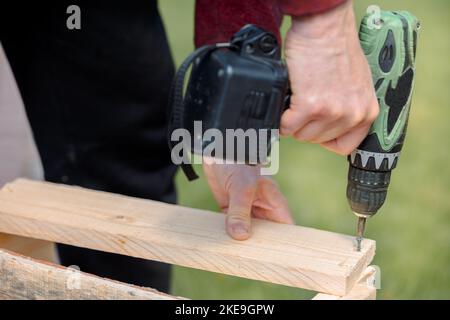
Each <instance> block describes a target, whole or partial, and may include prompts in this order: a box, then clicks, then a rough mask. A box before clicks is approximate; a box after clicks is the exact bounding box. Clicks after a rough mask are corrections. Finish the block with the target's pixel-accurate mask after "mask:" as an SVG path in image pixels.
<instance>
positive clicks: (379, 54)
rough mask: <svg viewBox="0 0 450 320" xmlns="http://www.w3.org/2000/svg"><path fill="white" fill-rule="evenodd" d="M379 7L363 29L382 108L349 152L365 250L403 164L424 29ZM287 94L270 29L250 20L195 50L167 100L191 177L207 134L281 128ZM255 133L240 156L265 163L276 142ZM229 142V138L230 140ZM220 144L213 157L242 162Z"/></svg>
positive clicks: (353, 202)
mask: <svg viewBox="0 0 450 320" xmlns="http://www.w3.org/2000/svg"><path fill="white" fill-rule="evenodd" d="M378 13H379V14H376V13H372V14H367V15H366V16H365V17H364V19H363V21H362V23H361V28H360V33H359V36H360V42H361V46H362V48H363V50H364V52H365V55H366V57H367V60H368V62H369V65H370V67H371V70H372V78H373V83H374V86H375V90H376V95H377V98H378V102H379V105H380V113H379V116H378V118H377V119H376V121H375V122H374V124H373V125H372V127H371V129H370V132H369V134H368V136H367V137H366V138H365V140H364V141H363V142H362V143H361V145H360V146H359V147H358V148H357V149H356V150H355V151H354V152H353V153H352V154H351V156H349V157H348V160H349V163H350V167H349V173H348V187H347V198H348V201H349V203H350V206H351V208H352V210H353V212H354V213H355V214H356V215H357V216H358V217H359V219H358V238H357V240H358V241H357V244H358V249H359V250H360V246H361V240H362V237H363V232H364V227H365V222H366V219H367V218H368V217H371V216H373V215H374V214H375V213H376V212H377V211H378V209H380V207H381V206H382V205H383V203H384V200H385V199H386V192H387V189H388V186H389V181H390V177H391V171H392V169H394V168H395V166H396V165H397V161H398V158H399V155H400V151H401V148H402V145H403V141H404V139H405V133H406V127H407V123H408V115H409V109H410V106H411V94H412V88H413V82H414V74H415V56H416V46H417V33H418V29H419V21H418V20H417V19H416V18H415V17H414V16H413V15H411V14H409V13H408V12H405V11H398V12H391V11H381V10H380V11H379V12H378ZM191 66H192V71H191V73H190V76H189V81H188V83H187V86H185V84H184V80H185V77H186V76H187V74H188V70H189V68H190V67H191ZM184 88H186V90H184ZM184 91H185V93H184ZM289 99H290V90H289V77H288V71H287V67H286V65H285V64H284V63H283V62H282V61H281V48H280V45H279V43H278V41H277V38H276V37H275V36H274V35H273V34H272V33H270V32H267V31H265V30H263V29H261V28H259V27H257V26H255V25H246V26H244V27H243V28H242V29H241V30H239V31H238V32H236V33H235V34H234V35H233V37H232V38H231V39H230V41H229V42H227V43H217V44H212V45H206V46H203V47H200V48H198V49H197V50H196V51H194V52H193V53H192V54H191V55H189V56H188V57H187V58H186V60H185V61H184V62H183V63H182V64H181V66H180V68H179V69H178V71H177V74H176V76H175V78H174V81H173V84H172V92H171V99H170V103H169V104H170V107H171V111H172V112H171V117H170V125H169V146H170V148H171V149H172V153H173V152H174V151H175V150H180V149H179V148H178V144H176V143H175V142H174V141H173V140H172V139H171V137H172V136H173V133H175V132H176V130H177V129H180V128H182V129H185V130H187V131H188V132H189V133H190V134H189V135H188V136H189V137H190V139H189V140H188V143H186V141H184V143H186V144H185V146H183V148H182V149H181V150H182V151H181V154H180V157H179V158H180V159H182V160H183V161H180V165H181V168H182V169H183V171H184V173H185V174H186V176H187V178H188V179H189V180H193V179H196V178H198V176H197V175H196V173H195V171H194V170H193V167H192V165H191V164H190V162H189V161H190V160H189V157H188V154H189V153H195V154H200V155H202V154H203V152H204V151H205V150H206V149H208V148H210V149H211V146H214V145H215V144H217V143H218V142H217V141H216V140H215V139H209V140H208V139H205V134H204V132H206V130H209V129H214V130H216V131H219V132H221V133H222V136H223V137H224V140H220V139H219V140H218V141H222V143H224V142H225V139H226V136H227V134H226V132H227V130H229V129H234V130H249V129H250V130H257V131H258V132H272V131H273V129H275V130H276V129H279V126H280V118H281V114H282V113H283V111H284V110H285V108H286V107H288V106H289ZM196 122H200V123H201V128H200V130H201V132H198V131H196V129H195V123H196ZM255 137H256V138H257V139H258V141H256V142H257V143H256V148H246V149H245V153H244V155H243V157H242V158H241V159H240V160H242V161H244V162H245V163H248V159H257V163H258V164H264V161H265V159H267V157H268V156H269V154H270V149H271V148H270V144H269V146H268V148H262V147H260V146H261V142H266V143H267V142H268V141H272V140H274V139H273V137H272V136H271V135H266V136H264V135H263V136H262V138H261V137H260V135H255ZM231 139H234V137H232V138H231ZM264 140H266V141H264ZM275 140H276V139H275ZM224 144H225V145H228V140H227V142H226V143H224ZM217 150H219V149H217ZM217 150H215V153H214V155H213V156H214V157H216V158H222V159H227V160H231V161H236V157H235V156H234V152H231V156H230V155H229V154H228V153H227V152H225V153H224V152H223V151H217ZM232 151H233V150H232ZM238 160H239V159H238ZM249 164H255V163H249Z"/></svg>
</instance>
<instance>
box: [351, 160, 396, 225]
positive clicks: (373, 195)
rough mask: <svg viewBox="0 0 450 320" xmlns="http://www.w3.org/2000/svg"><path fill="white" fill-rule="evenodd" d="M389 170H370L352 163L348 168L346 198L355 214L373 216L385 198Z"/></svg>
mask: <svg viewBox="0 0 450 320" xmlns="http://www.w3.org/2000/svg"><path fill="white" fill-rule="evenodd" d="M390 180H391V171H370V170H365V169H360V168H357V167H354V166H352V165H350V166H349V170H348V183H347V200H348V203H349V205H350V208H351V209H352V211H353V212H355V214H357V215H358V216H363V217H365V218H368V217H371V216H373V215H374V214H375V213H377V211H378V210H379V209H380V208H381V207H382V206H383V203H384V201H385V200H386V195H387V190H388V186H389V182H390Z"/></svg>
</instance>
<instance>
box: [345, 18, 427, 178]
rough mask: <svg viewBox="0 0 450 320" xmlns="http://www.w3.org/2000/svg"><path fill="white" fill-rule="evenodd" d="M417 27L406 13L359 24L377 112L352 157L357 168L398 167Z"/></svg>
mask: <svg viewBox="0 0 450 320" xmlns="http://www.w3.org/2000/svg"><path fill="white" fill-rule="evenodd" d="M419 28H420V24H419V20H418V19H417V18H416V17H415V16H413V15H412V14H410V13H409V12H406V11H398V12H396V11H380V13H379V15H376V14H374V13H371V14H367V15H366V16H365V17H364V18H363V20H362V22H361V27H360V32H359V37H360V42H361V47H362V48H363V50H364V54H365V55H366V58H367V61H368V63H369V65H370V69H371V71H372V81H373V84H374V86H375V90H376V95H377V99H378V102H379V106H380V113H379V115H378V117H377V119H376V120H375V122H374V123H373V125H372V127H371V129H370V131H369V134H368V136H367V138H366V139H365V140H364V141H363V142H362V143H361V145H360V146H359V147H358V148H357V150H355V151H354V152H353V153H352V155H351V159H350V161H351V163H352V164H353V165H355V166H357V167H360V168H362V169H364V168H366V169H369V170H375V171H377V170H383V171H387V170H392V169H393V168H394V167H395V165H396V164H397V161H398V157H399V155H400V151H401V148H402V146H403V142H404V138H405V134H406V129H407V124H408V117H409V111H410V107H411V98H412V92H413V87H414V76H415V72H416V68H415V60H416V48H417V37H418V30H419ZM356 157H358V158H359V159H356ZM356 160H358V161H357V163H356Z"/></svg>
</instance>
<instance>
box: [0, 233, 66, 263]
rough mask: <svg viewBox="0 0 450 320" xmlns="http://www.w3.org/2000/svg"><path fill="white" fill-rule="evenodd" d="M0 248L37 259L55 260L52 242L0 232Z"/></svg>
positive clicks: (54, 249)
mask: <svg viewBox="0 0 450 320" xmlns="http://www.w3.org/2000/svg"><path fill="white" fill-rule="evenodd" d="M0 248H2V249H6V250H9V251H13V252H17V253H19V254H22V255H24V256H27V257H31V258H34V259H38V260H45V261H49V262H56V261H57V257H56V248H55V246H54V244H53V242H48V241H43V240H36V239H30V238H25V237H20V236H14V235H10V234H6V233H0Z"/></svg>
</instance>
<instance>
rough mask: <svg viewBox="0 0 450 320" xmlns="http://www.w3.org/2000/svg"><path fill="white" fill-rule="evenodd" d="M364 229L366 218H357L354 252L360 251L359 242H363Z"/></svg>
mask: <svg viewBox="0 0 450 320" xmlns="http://www.w3.org/2000/svg"><path fill="white" fill-rule="evenodd" d="M365 227H366V218H364V217H361V216H358V230H357V233H356V250H357V251H361V242H362V241H363V239H364V238H363V236H364V228H365Z"/></svg>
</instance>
